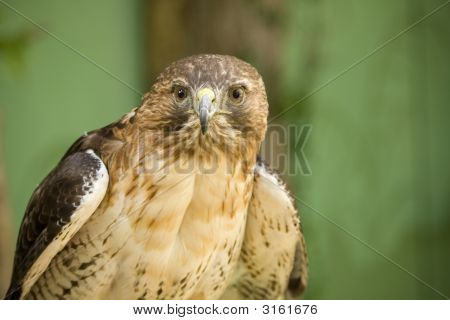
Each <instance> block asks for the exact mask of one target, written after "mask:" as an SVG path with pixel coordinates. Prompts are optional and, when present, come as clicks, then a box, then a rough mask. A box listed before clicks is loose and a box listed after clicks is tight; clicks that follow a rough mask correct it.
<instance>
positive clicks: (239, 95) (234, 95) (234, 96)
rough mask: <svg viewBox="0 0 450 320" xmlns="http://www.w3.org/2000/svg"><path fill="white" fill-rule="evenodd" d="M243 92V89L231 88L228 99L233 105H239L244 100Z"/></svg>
mask: <svg viewBox="0 0 450 320" xmlns="http://www.w3.org/2000/svg"><path fill="white" fill-rule="evenodd" d="M244 95H245V90H244V87H241V86H239V87H231V88H230V90H229V91H228V97H229V98H230V100H231V101H232V102H234V103H241V102H242V101H243V100H244Z"/></svg>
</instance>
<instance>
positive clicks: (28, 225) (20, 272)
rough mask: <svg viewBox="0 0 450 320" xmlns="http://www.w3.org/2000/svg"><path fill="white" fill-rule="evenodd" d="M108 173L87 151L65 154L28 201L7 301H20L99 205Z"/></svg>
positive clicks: (106, 184) (100, 161)
mask: <svg viewBox="0 0 450 320" xmlns="http://www.w3.org/2000/svg"><path fill="white" fill-rule="evenodd" d="M108 181H109V176H108V171H107V169H106V167H105V165H104V163H103V162H102V160H101V159H100V158H99V157H98V156H97V155H96V154H95V152H94V151H92V150H91V149H89V150H85V151H75V152H73V153H69V154H66V156H65V157H64V158H63V159H62V160H61V162H60V163H59V164H58V166H57V167H56V168H55V169H54V170H53V171H52V172H50V174H49V175H48V176H47V177H46V178H45V179H44V181H42V183H41V184H40V185H39V186H38V187H37V189H36V190H35V191H34V193H33V195H32V197H31V200H30V202H29V203H28V206H27V209H26V212H25V216H24V220H23V222H22V225H21V228H20V233H19V237H18V240H17V247H16V255H15V258H14V270H13V276H12V280H11V284H10V287H9V289H8V292H7V294H6V299H19V298H21V297H24V296H25V295H26V294H27V293H28V292H29V290H30V288H31V287H32V286H33V284H34V283H35V282H36V280H37V279H38V278H39V276H40V275H41V274H42V272H43V271H44V270H45V269H46V268H47V267H48V265H49V263H50V261H51V260H52V259H53V257H54V256H55V255H56V254H57V253H58V252H59V251H60V250H61V249H62V248H64V246H65V245H66V244H67V243H68V241H69V240H70V239H71V238H72V237H73V236H74V234H75V233H76V232H77V231H78V230H79V229H80V228H81V226H82V225H83V224H84V223H85V222H86V221H87V219H88V218H89V217H90V216H91V215H92V213H94V211H95V209H96V208H97V207H98V205H99V204H100V203H101V201H102V199H103V197H104V196H105V193H106V190H107V187H108Z"/></svg>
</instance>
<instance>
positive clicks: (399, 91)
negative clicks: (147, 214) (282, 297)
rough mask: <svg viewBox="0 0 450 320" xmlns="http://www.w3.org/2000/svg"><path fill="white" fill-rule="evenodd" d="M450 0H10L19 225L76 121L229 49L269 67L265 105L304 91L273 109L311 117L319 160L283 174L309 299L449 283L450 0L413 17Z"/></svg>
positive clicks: (0, 59)
mask: <svg viewBox="0 0 450 320" xmlns="http://www.w3.org/2000/svg"><path fill="white" fill-rule="evenodd" d="M4 2H6V3H8V4H9V5H10V6H12V7H13V8H15V9H16V10H17V11H19V12H20V13H21V14H22V15H25V16H26V17H28V18H29V19H31V20H32V21H34V22H35V23H36V24H39V25H40V26H41V27H42V28H45V29H46V30H47V31H49V32H50V33H52V34H53V37H52V36H51V35H49V34H48V33H46V32H45V31H43V30H42V29H40V28H38V27H36V25H34V24H33V23H31V22H30V21H28V20H27V19H25V18H24V17H23V16H21V15H20V14H18V13H16V12H14V11H13V10H12V9H11V8H9V7H8V6H6V5H5V4H4ZM444 3H447V4H448V1H442V0H441V1H438V0H431V1H418V0H408V1H407V0H403V1H387V0H380V1H369V0H364V1H361V0H360V1H356V0H353V1H352V0H343V1H331V0H322V1H312V0H302V1H294V0H290V1H269V0H266V1H250V0H248V1H236V0H232V1H222V2H219V1H204V0H203V1H201V0H197V1H186V0H183V1H165V2H163V1H137V0H134V1H120V0H114V1H109V0H108V1H107V0H97V1H87V0H82V1H66V0H64V1H56V0H55V1H51V0H45V1H25V0H21V1H18V0H16V1H12V0H9V1H3V0H2V1H0V115H1V122H2V135H1V137H2V139H3V141H2V144H3V155H4V164H5V172H6V182H7V190H8V196H9V200H10V201H9V202H10V207H11V212H12V213H13V219H12V220H13V226H12V227H11V228H12V230H13V234H14V235H15V234H16V232H17V230H18V227H19V224H20V221H21V218H22V215H23V212H24V209H25V206H26V204H27V201H28V199H29V197H30V194H31V192H32V191H33V189H34V188H35V187H36V185H37V184H38V183H39V182H40V180H41V179H42V178H43V177H44V176H45V175H46V174H47V173H48V172H49V170H51V168H52V167H53V166H54V165H55V164H56V163H57V161H58V159H59V158H60V157H61V156H62V154H63V153H64V151H65V150H66V149H67V148H68V146H69V145H70V144H71V143H72V142H73V141H74V140H75V139H76V138H77V137H78V136H80V135H81V134H82V133H83V132H84V131H88V130H91V129H94V128H98V127H100V126H103V125H106V124H108V123H110V122H112V121H114V120H116V119H118V118H119V116H121V115H122V114H124V113H125V112H127V111H128V110H130V109H131V108H132V107H135V106H137V105H139V102H140V94H139V93H142V92H145V91H146V90H147V89H148V88H149V87H150V85H151V82H152V80H153V79H154V77H155V75H156V74H157V73H158V72H159V71H161V68H163V67H164V66H165V65H167V64H168V63H170V62H171V61H172V60H174V59H177V58H180V57H182V56H185V55H188V54H193V53H201V52H217V53H228V54H233V55H237V56H238V57H241V58H243V59H245V60H247V61H249V62H251V63H252V64H253V65H255V66H256V67H257V68H258V69H259V70H260V71H261V73H262V75H263V77H264V79H265V82H266V87H267V90H268V94H269V99H270V103H271V116H270V118H272V117H274V116H276V115H277V114H278V113H279V112H280V111H283V110H286V109H287V108H288V107H289V106H290V105H292V104H293V103H294V102H296V101H298V100H299V99H301V98H303V97H305V96H308V98H307V99H304V100H302V101H301V103H298V104H297V105H296V106H295V107H293V108H292V109H290V110H289V111H286V113H284V114H283V115H282V116H281V117H279V118H277V119H276V121H274V123H277V124H281V125H282V126H286V127H287V126H288V125H295V126H297V127H298V128H300V127H301V126H302V125H305V124H309V125H311V126H312V131H311V132H310V135H309V139H308V140H307V141H306V142H305V149H304V152H305V155H306V158H307V160H308V163H309V166H310V168H311V174H309V175H307V174H302V173H301V172H298V173H297V174H296V175H286V179H287V180H288V181H289V184H290V186H291V188H292V189H293V190H294V192H293V193H294V194H295V196H296V197H297V198H298V200H299V201H298V203H297V204H298V207H299V209H300V215H301V219H302V222H303V228H304V231H305V235H306V239H307V245H308V249H309V256H310V285H309V287H308V290H307V294H306V298H310V299H436V298H437V299H442V298H444V297H445V296H447V297H448V296H450V277H449V275H448V273H449V270H450V255H449V254H450V250H449V245H450V233H449V232H450V215H449V214H450V201H449V189H450V188H449V187H450V166H449V164H450V151H449V143H448V139H449V137H450V126H449V124H448V121H449V115H450V112H449V107H450V105H449V102H450V90H449V89H450V88H449V83H450V63H449V56H450V55H449V54H450V50H449V48H450V43H449V39H450V20H449V19H448V17H449V16H450V6H449V5H446V6H444V7H443V8H441V9H440V10H438V11H437V12H436V13H434V14H433V15H431V16H429V17H426V18H425V19H424V20H423V21H421V22H420V23H419V24H417V25H414V24H415V23H416V22H417V21H419V20H420V19H421V18H423V17H425V16H426V15H427V14H428V13H430V12H432V11H433V10H434V9H435V8H436V7H438V6H439V5H441V4H444ZM411 26H412V28H411V29H410V30H408V31H407V32H405V33H401V32H402V30H405V29H407V28H408V27H411ZM396 36H398V37H396ZM55 37H56V38H58V39H59V40H57V39H55ZM395 37H396V38H395ZM389 40H392V41H389ZM387 41H389V42H388V43H386V42H387ZM383 44H385V45H383ZM374 50H376V51H374ZM372 53H373V54H372ZM89 60H90V61H89ZM96 64H97V65H96ZM105 70H107V71H105ZM111 74H112V75H114V76H112V75H111ZM115 77H116V78H119V79H121V81H118V80H117V79H115ZM123 82H125V83H126V84H124V83H123ZM130 87H131V88H130ZM316 89H319V90H316ZM311 92H314V94H312V95H310V96H309V93H311ZM291 147H294V146H291ZM274 152H279V151H276V150H275V151H274ZM344 230H345V231H344ZM418 279H421V280H422V281H421V280H418ZM432 288H434V289H435V290H434V289H432ZM437 291H439V292H441V294H443V295H441V294H439V293H438V292H437Z"/></svg>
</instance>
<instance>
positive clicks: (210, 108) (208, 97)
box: [195, 88, 216, 134]
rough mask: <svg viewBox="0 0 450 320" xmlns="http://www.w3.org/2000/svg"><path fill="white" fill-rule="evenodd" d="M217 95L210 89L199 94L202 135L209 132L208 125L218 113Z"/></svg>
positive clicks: (202, 90)
mask: <svg viewBox="0 0 450 320" xmlns="http://www.w3.org/2000/svg"><path fill="white" fill-rule="evenodd" d="M215 102H216V95H215V94H214V91H212V90H211V89H209V88H203V89H201V90H199V91H198V93H197V108H195V109H196V111H197V114H198V116H199V118H200V126H201V129H202V134H205V133H206V131H207V130H208V123H209V120H210V119H211V117H212V116H213V115H214V113H215V112H216V106H215Z"/></svg>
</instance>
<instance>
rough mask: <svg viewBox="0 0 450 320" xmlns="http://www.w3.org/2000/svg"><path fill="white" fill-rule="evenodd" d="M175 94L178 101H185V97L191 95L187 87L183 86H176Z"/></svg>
mask: <svg viewBox="0 0 450 320" xmlns="http://www.w3.org/2000/svg"><path fill="white" fill-rule="evenodd" d="M173 94H174V96H175V99H176V100H177V101H178V102H181V101H183V100H184V99H186V98H187V97H188V95H189V91H188V89H187V88H185V87H182V86H175V87H174V88H173Z"/></svg>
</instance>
